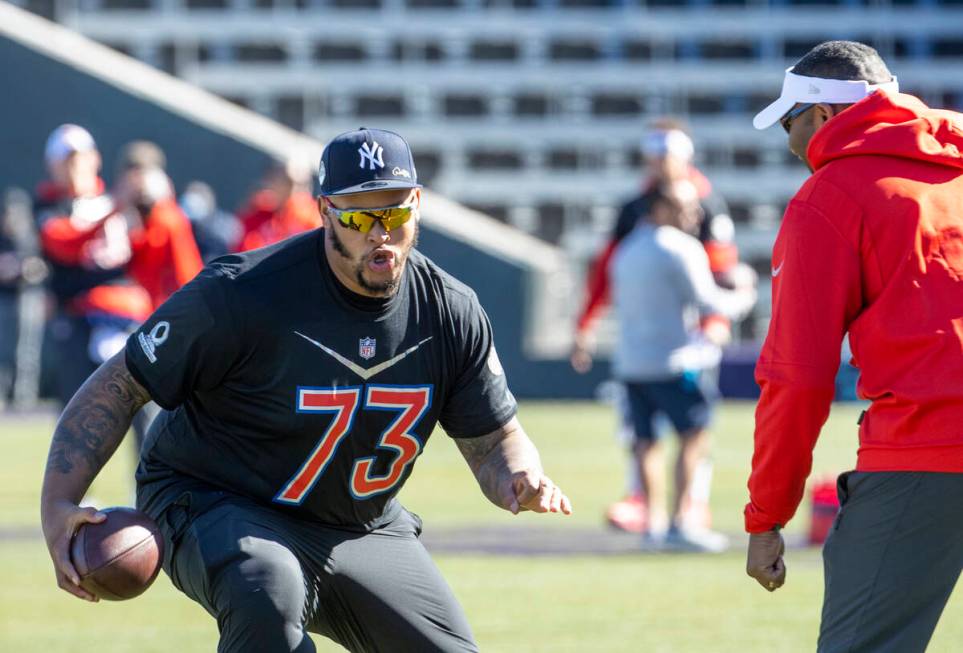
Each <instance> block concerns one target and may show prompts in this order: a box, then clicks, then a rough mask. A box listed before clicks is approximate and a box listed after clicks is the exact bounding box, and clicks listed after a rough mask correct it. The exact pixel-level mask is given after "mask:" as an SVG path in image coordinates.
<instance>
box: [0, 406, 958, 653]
mask: <svg viewBox="0 0 963 653" xmlns="http://www.w3.org/2000/svg"><path fill="white" fill-rule="evenodd" d="M858 412H859V409H858V408H857V407H855V406H845V405H840V406H836V407H834V410H833V415H832V417H831V418H830V422H829V425H828V428H827V430H826V432H825V434H824V437H823V439H822V440H821V442H820V444H819V446H818V448H817V451H816V462H815V470H816V475H825V474H832V473H836V472H839V471H843V470H844V469H846V468H848V467H851V466H852V464H853V462H854V460H855V450H856V426H855V421H856V417H857V415H858ZM521 419H522V422H523V423H524V424H525V426H526V428H527V430H528V431H529V433H530V434H531V435H532V437H533V439H534V440H535V441H536V443H537V444H538V445H539V448H540V450H541V451H542V458H543V461H544V464H545V467H546V470H547V471H548V473H549V474H550V475H551V476H552V478H553V479H554V480H555V481H556V482H557V483H558V484H559V485H560V486H561V487H563V488H564V489H565V491H566V492H567V493H568V494H569V496H570V497H571V498H572V501H573V503H574V507H575V514H574V515H573V516H572V517H570V518H566V519H563V518H562V517H560V516H557V515H551V516H548V515H541V516H536V515H531V514H527V515H522V516H518V517H514V516H512V515H510V514H507V513H502V512H500V511H497V510H496V509H495V508H494V507H493V506H491V505H490V504H488V503H487V502H486V501H485V499H484V498H483V497H482V496H481V493H480V492H479V491H478V489H477V486H476V485H475V482H474V479H473V478H472V477H471V475H470V472H469V471H468V469H467V466H466V465H465V464H464V462H463V461H462V460H461V458H460V456H459V454H458V452H457V449H456V448H455V447H454V445H453V444H452V443H451V442H448V441H446V440H447V439H446V438H445V436H444V435H443V434H442V433H441V432H438V433H436V434H435V436H434V437H433V438H432V440H431V444H430V445H429V446H428V447H427V448H426V450H425V453H424V455H423V456H422V458H421V460H420V461H419V462H418V464H417V469H416V471H415V473H414V476H413V477H412V480H411V481H410V482H409V483H408V486H407V487H406V488H405V489H404V491H403V493H402V500H403V501H404V503H405V504H406V506H407V507H408V508H409V509H411V510H413V511H415V512H417V513H419V514H420V515H421V516H422V517H423V518H424V521H425V531H426V533H425V534H426V537H428V536H430V537H437V536H439V535H443V534H444V533H445V532H446V531H450V530H452V529H457V528H459V527H469V526H474V527H477V526H484V525H492V526H498V527H500V528H508V529H509V532H511V529H512V528H522V529H529V528H534V527H538V528H539V530H542V528H547V527H551V528H550V529H547V532H548V535H547V536H550V537H553V538H565V537H566V536H567V534H566V532H567V531H568V532H569V533H571V534H575V533H576V532H583V531H584V530H585V529H587V528H598V529H601V528H602V526H601V515H602V512H603V510H604V508H605V506H606V505H607V503H608V502H609V501H610V500H612V499H613V498H614V497H616V496H617V495H619V494H620V493H621V491H622V488H623V469H624V464H625V463H624V458H623V455H622V453H621V451H620V450H619V448H618V447H617V445H616V443H615V441H614V439H613V437H612V430H613V423H614V420H613V417H612V414H611V412H610V410H609V408H608V407H606V406H601V405H597V404H593V403H564V404H563V403H526V404H523V406H522V408H521ZM52 424H53V418H52V417H50V418H45V417H41V418H20V417H10V418H5V417H0V433H2V434H3V440H4V444H5V449H6V455H5V456H4V457H3V460H2V462H0V498H2V501H0V504H2V505H3V513H2V516H0V567H2V571H3V577H4V579H5V582H4V584H3V586H2V589H0V651H10V652H17V653H19V652H27V653H32V652H34V651H37V652H39V651H48V650H55V649H61V650H85V649H89V650H96V651H97V652H98V653H121V652H127V651H137V652H138V653H150V652H157V653H168V652H169V651H171V650H176V651H178V653H195V652H201V651H213V650H214V649H215V646H216V641H217V632H216V626H215V623H214V621H213V619H211V618H210V617H208V616H207V615H206V614H205V613H204V612H203V610H202V609H201V608H199V607H198V606H196V605H195V604H194V603H193V602H191V601H190V600H189V599H187V598H186V597H184V596H183V595H181V594H179V593H178V592H177V591H176V590H175V589H174V588H173V587H172V586H171V584H170V582H169V580H168V579H167V578H166V576H163V575H162V576H161V578H160V579H159V580H158V582H157V583H156V585H155V586H154V587H153V588H151V590H150V591H149V592H148V593H147V594H145V595H144V596H143V597H141V598H139V599H136V600H134V601H129V602H126V603H114V604H110V603H101V604H99V605H88V604H85V603H82V602H80V601H77V600H75V599H72V598H71V597H69V596H67V595H66V594H64V593H62V592H61V591H60V590H58V589H57V588H56V586H55V585H54V582H53V573H52V570H51V569H50V566H49V558H48V557H47V553H46V549H45V548H44V546H43V543H42V541H41V539H40V537H39V530H38V528H39V527H38V525H37V504H38V498H39V483H40V477H41V473H42V470H43V464H44V459H45V456H46V450H47V444H48V442H49V434H50V430H51V428H52ZM751 447H752V406H751V405H750V404H744V403H729V404H726V405H725V406H723V409H722V411H721V413H720V415H719V419H718V421H717V424H716V428H715V443H714V448H715V455H714V458H715V481H714V484H713V498H712V504H713V515H714V519H715V523H716V526H717V527H718V528H719V529H720V530H723V531H726V532H728V533H732V534H733V535H735V536H736V538H737V539H736V540H735V546H734V547H733V549H732V550H731V551H730V552H729V553H727V554H724V555H720V556H693V555H642V554H621V555H608V556H584V555H580V556H480V555H459V554H445V555H436V560H437V562H438V564H439V566H440V567H441V569H442V571H443V572H444V574H445V576H446V577H447V578H448V580H449V582H450V583H451V585H452V586H453V588H454V590H455V593H456V594H457V595H458V597H459V598H460V599H461V601H462V603H463V604H464V606H465V609H466V611H467V612H468V616H469V620H470V621H471V623H472V626H473V628H474V630H475V634H476V636H477V638H478V640H479V643H480V645H481V648H482V650H483V651H506V652H507V651H518V652H526V651H546V652H548V651H604V652H609V651H612V652H618V651H626V652H629V651H647V652H651V653H661V652H666V653H688V652H699V653H705V652H727V651H732V652H739V653H742V652H747V651H765V652H766V653H777V652H780V651H785V652H796V651H800V652H802V651H812V650H813V649H814V646H815V635H816V628H817V624H818V618H819V609H820V602H821V597H822V566H821V560H820V556H819V552H818V551H817V550H804V549H797V550H792V551H790V552H789V554H788V566H789V576H788V583H787V585H786V587H785V588H783V589H782V590H781V591H779V592H777V593H775V594H773V595H769V594H767V593H766V592H764V591H762V590H761V588H759V587H756V586H754V584H753V582H751V581H750V579H749V578H748V577H747V576H746V575H745V571H744V565H745V559H744V550H743V546H744V543H743V540H742V537H741V535H738V533H739V532H740V531H741V507H742V505H743V503H744V501H745V497H746V491H745V481H746V476H747V474H748V465H749V457H750V453H751ZM132 465H133V454H132V452H131V451H130V449H129V448H127V444H126V443H125V446H124V447H123V448H122V449H121V450H120V451H119V452H118V454H117V455H116V456H115V458H114V460H113V461H111V464H110V465H109V467H108V469H107V470H106V471H105V473H104V475H103V477H102V478H101V479H99V480H98V482H97V484H96V485H95V487H94V488H93V490H92V495H94V496H95V497H97V498H98V499H99V500H100V501H101V502H102V503H103V505H116V504H126V503H129V501H130V488H129V482H128V480H127V479H128V477H129V475H130V473H131V469H132ZM807 521H808V520H807V516H806V514H805V510H801V512H800V516H798V517H797V519H796V520H795V521H794V523H793V524H791V527H790V529H789V531H788V532H789V537H790V538H792V537H794V536H798V534H799V533H800V532H801V531H802V530H804V528H805V526H806V524H807ZM573 536H574V535H573ZM961 594H963V592H961V591H960V590H957V592H956V593H955V594H954V596H953V598H952V599H951V601H950V604H949V605H948V606H947V609H946V612H945V613H944V615H943V619H942V620H941V623H940V626H939V628H938V629H937V632H936V635H935V637H934V639H933V642H932V644H931V646H930V649H929V650H930V651H933V652H943V651H945V652H951V651H958V650H960V646H959V643H960V642H961V641H963V598H961ZM316 641H318V650H319V651H335V650H341V649H340V648H338V647H336V646H334V645H332V644H330V643H328V642H327V640H320V639H318V640H316Z"/></svg>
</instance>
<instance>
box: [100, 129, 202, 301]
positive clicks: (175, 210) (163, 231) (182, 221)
mask: <svg viewBox="0 0 963 653" xmlns="http://www.w3.org/2000/svg"><path fill="white" fill-rule="evenodd" d="M164 162H165V158H164V155H163V152H162V151H161V150H160V148H159V147H158V146H157V145H155V144H153V143H150V142H148V141H135V142H133V143H130V144H129V145H128V146H127V147H125V148H124V151H123V153H122V156H121V160H120V163H119V166H118V177H119V180H118V183H117V186H116V188H115V189H114V198H115V200H116V202H117V205H118V206H119V207H120V208H121V209H122V211H123V212H124V215H125V216H126V217H127V220H128V223H129V224H130V230H129V234H130V246H131V259H130V264H129V265H128V271H129V273H130V275H131V277H133V278H134V279H135V280H137V282H138V283H140V285H141V286H143V287H144V288H145V289H146V290H147V292H148V293H150V297H151V305H152V307H153V309H154V310H156V309H157V308H158V307H159V306H160V305H161V304H163V303H164V301H165V300H166V299H167V298H168V297H170V296H171V295H172V294H173V293H174V291H176V290H177V289H178V288H180V287H181V286H183V285H184V284H185V283H187V282H188V281H190V280H191V279H193V278H194V276H195V275H196V274H197V273H198V272H200V271H201V268H203V267H204V264H203V262H202V261H201V254H200V251H199V250H198V248H197V242H196V241H195V240H194V232H193V229H192V228H191V223H190V220H189V219H188V218H187V216H186V215H184V212H183V211H181V209H180V207H179V206H178V205H177V200H176V198H175V196H174V190H173V185H172V184H171V181H170V179H169V178H168V176H167V174H166V173H165V172H164V169H163V166H164Z"/></svg>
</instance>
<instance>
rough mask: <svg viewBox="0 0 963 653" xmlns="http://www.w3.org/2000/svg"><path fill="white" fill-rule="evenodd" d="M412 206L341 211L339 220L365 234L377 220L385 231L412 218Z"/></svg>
mask: <svg viewBox="0 0 963 653" xmlns="http://www.w3.org/2000/svg"><path fill="white" fill-rule="evenodd" d="M411 215H412V207H410V206H399V207H393V208H387V209H367V210H365V209H357V210H349V211H340V212H339V213H338V221H339V222H341V224H343V225H344V226H345V227H347V228H348V229H354V230H355V231H360V232H361V233H363V234H366V233H368V232H369V231H371V227H373V226H374V223H375V222H376V221H378V222H381V225H382V226H383V227H384V229H385V231H391V230H392V229H397V228H398V227H400V226H401V225H403V224H404V223H406V222H408V220H410V219H411Z"/></svg>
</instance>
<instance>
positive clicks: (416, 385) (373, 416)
mask: <svg viewBox="0 0 963 653" xmlns="http://www.w3.org/2000/svg"><path fill="white" fill-rule="evenodd" d="M320 177H321V196H320V197H319V198H318V206H319V208H320V211H321V213H322V215H323V217H324V227H323V228H321V229H316V230H313V231H310V232H308V233H305V234H302V235H300V236H296V237H294V238H291V239H289V240H287V241H284V242H282V243H279V244H275V245H272V246H270V247H267V248H263V249H259V250H255V251H251V252H246V253H243V254H236V255H231V256H226V257H222V258H220V259H218V260H216V261H214V262H213V263H212V264H210V265H209V266H208V267H207V268H206V269H205V270H204V271H203V272H202V273H201V274H200V275H199V276H198V277H197V278H196V279H195V280H193V281H192V282H191V283H189V284H187V285H186V286H185V287H184V288H183V289H181V290H180V291H179V292H177V293H176V294H175V295H174V296H173V297H172V298H171V299H170V300H168V301H167V302H166V303H165V304H164V305H163V306H161V308H160V309H159V310H157V311H156V312H155V313H154V314H153V315H152V316H151V317H150V318H149V319H148V320H147V321H146V322H145V324H144V325H143V327H142V328H141V329H140V330H139V331H138V332H136V333H135V334H134V335H133V336H132V337H131V338H130V340H129V341H128V342H127V347H126V350H125V352H123V353H121V354H120V355H118V356H116V357H114V358H112V359H111V360H110V361H108V362H107V363H106V364H105V365H104V366H102V367H101V368H100V369H99V370H98V371H97V373H96V374H95V375H94V376H93V377H92V378H91V379H90V380H89V381H88V382H87V383H86V384H85V385H84V387H83V388H81V390H80V391H79V392H78V393H77V395H76V396H75V397H74V399H73V400H72V401H71V403H70V405H69V406H68V408H67V410H66V412H65V413H64V415H63V418H62V419H61V420H60V422H59V423H58V425H57V428H56V431H55V433H54V436H53V442H52V445H51V449H50V456H49V459H48V466H47V472H46V476H45V479H44V490H43V499H42V504H43V506H42V507H43V526H44V533H45V536H46V540H47V543H48V546H49V548H50V552H51V556H52V557H53V560H54V564H55V567H56V571H57V578H58V581H59V584H60V586H61V587H62V588H63V589H65V590H67V591H68V592H70V593H72V594H74V595H76V596H78V597H81V598H86V599H93V598H94V597H92V596H91V595H90V594H88V593H87V592H85V591H84V590H83V589H81V588H80V587H79V586H78V584H77V581H78V578H77V572H76V570H75V569H74V567H73V566H72V565H71V563H70V561H69V559H68V554H67V548H68V542H69V540H70V537H71V535H72V534H73V533H74V532H75V531H76V529H77V528H78V526H79V525H80V524H82V523H84V522H96V521H99V520H101V519H102V518H101V517H99V516H98V513H96V512H95V511H93V510H90V509H88V510H84V509H81V508H78V506H77V501H78V499H79V498H80V497H81V496H82V494H83V492H84V490H85V489H86V488H87V486H88V485H89V484H90V482H91V481H92V480H93V479H94V477H95V476H96V475H97V473H98V472H99V471H100V469H101V468H102V466H103V464H104V463H105V462H106V461H107V459H108V458H109V457H110V454H111V453H112V452H113V451H114V449H115V448H116V447H117V445H118V444H119V442H120V441H121V438H122V437H123V434H124V432H125V431H126V429H127V426H128V423H129V421H130V416H131V415H132V414H133V413H134V412H135V411H136V410H137V409H138V408H139V406H140V405H142V404H143V403H144V402H146V401H148V400H149V399H151V398H153V399H154V400H155V401H157V403H159V404H160V405H161V406H163V407H164V408H166V409H167V412H165V413H164V414H163V416H162V417H161V418H159V419H158V420H157V421H156V422H155V423H154V425H153V427H152V429H151V432H150V434H149V436H148V441H147V444H146V446H145V448H144V450H143V453H142V457H141V462H140V466H139V468H138V470H137V480H138V496H137V504H138V507H139V508H140V509H142V510H144V511H145V512H147V513H148V514H149V515H150V516H151V517H153V518H154V519H155V520H156V521H157V523H158V524H159V526H160V528H161V530H162V532H163V534H164V538H165V543H166V545H167V546H166V554H165V559H164V569H165V571H166V572H167V574H168V575H169V576H170V578H171V580H172V581H173V583H174V585H175V586H176V587H178V588H179V589H180V590H181V591H183V592H184V593H186V594H187V595H188V596H190V597H191V598H192V599H194V600H195V601H197V602H198V603H200V604H201V605H202V606H203V607H204V608H205V609H206V610H207V611H208V612H209V613H210V614H211V615H212V616H214V617H215V618H216V619H217V623H218V627H219V629H220V636H221V639H220V646H219V649H218V650H219V651H231V652H237V651H257V652H258V653H265V652H268V653H269V652H272V651H299V652H302V651H313V650H314V645H313V643H312V640H311V639H310V638H309V637H308V636H307V634H306V631H309V632H314V633H319V634H322V635H324V636H326V637H329V638H331V639H333V640H334V641H336V642H338V643H339V644H341V645H342V646H344V647H346V648H348V649H350V650H353V651H373V650H391V651H475V650H477V645H476V644H475V642H474V638H473V636H472V633H471V629H470V628H469V625H468V621H467V619H466V618H465V614H464V612H463V611H462V609H461V607H460V606H459V604H458V602H457V600H456V599H455V597H454V595H453V593H452V591H451V589H450V588H449V587H448V585H447V584H446V583H445V581H444V580H443V578H442V577H441V574H440V573H439V571H438V569H437V568H436V567H435V565H434V564H433V563H432V561H431V559H430V557H429V556H428V553H427V551H426V550H425V548H424V547H423V546H422V544H421V542H420V541H419V539H418V535H419V533H420V532H421V520H420V519H419V518H418V517H417V516H416V515H414V514H412V513H410V512H408V511H407V510H406V509H405V508H404V507H403V506H402V505H401V504H400V503H399V502H398V501H397V499H396V498H395V496H396V495H397V493H398V491H399V490H400V489H401V487H402V485H403V484H404V482H405V480H406V479H407V478H408V477H409V475H410V474H411V472H412V469H413V467H414V463H415V461H416V460H417V458H418V456H419V454H421V452H422V449H423V448H424V446H425V444H426V442H427V440H428V437H429V436H430V434H431V432H432V430H433V429H434V427H435V424H436V423H440V424H441V425H442V427H443V428H444V429H445V431H446V432H447V433H448V435H450V436H451V437H453V438H455V442H456V443H457V445H458V448H459V449H460V451H461V453H462V454H463V456H464V457H465V460H466V461H467V462H468V465H469V466H470V467H471V469H472V471H473V472H474V474H475V477H476V478H477V480H478V483H479V485H480V487H481V489H482V491H483V492H484V494H485V496H486V497H488V498H489V499H490V500H491V501H492V502H493V503H494V504H495V505H497V506H498V507H500V508H503V509H505V510H509V511H511V512H513V513H518V512H520V511H524V510H531V511H535V512H562V513H566V514H568V513H570V512H571V504H570V502H569V500H568V498H567V497H566V496H565V495H564V494H563V493H562V491H561V490H560V489H559V488H558V487H557V486H556V485H555V484H554V483H553V482H552V480H551V479H550V478H549V477H548V476H546V475H545V473H544V472H543V470H542V466H541V463H540V461H539V456H538V452H537V451H536V449H535V447H534V445H533V444H532V442H531V441H530V440H529V438H528V436H527V435H526V434H525V432H524V430H523V429H522V427H521V425H520V424H519V422H518V420H517V419H516V417H515V412H516V403H515V399H514V398H513V396H512V394H511V393H510V392H509V390H508V385H507V382H506V379H505V375H504V372H503V371H502V367H501V365H500V364H499V361H498V355H497V354H496V352H495V348H494V346H493V344H492V343H493V340H492V330H491V326H490V325H489V322H488V318H487V317H486V315H485V312H484V311H483V310H482V308H481V306H480V305H479V303H478V299H477V297H476V296H475V293H474V292H473V291H472V290H471V289H470V288H468V287H466V286H465V285H463V284H461V283H459V282H458V281H456V280H455V279H454V278H452V277H451V276H450V275H448V274H446V273H445V272H444V271H443V270H441V269H439V268H438V267H437V266H435V265H434V264H433V263H432V262H431V261H429V260H428V259H426V258H425V257H424V256H423V255H421V254H420V253H419V252H418V251H417V250H416V249H415V248H414V247H415V243H416V241H417V235H418V212H419V208H420V205H421V190H420V188H421V186H420V185H419V184H418V182H417V175H416V172H415V166H414V162H413V159H412V155H411V151H410V149H409V147H408V144H407V143H406V142H405V141H404V140H403V139H402V138H401V136H399V135H397V134H395V133H392V132H388V131H383V130H379V129H364V128H362V129H359V130H357V131H353V132H348V133H345V134H342V135H340V136H338V137H337V138H335V139H334V140H333V141H331V142H330V143H329V144H328V145H327V147H326V148H325V150H324V154H323V155H322V162H321V171H320Z"/></svg>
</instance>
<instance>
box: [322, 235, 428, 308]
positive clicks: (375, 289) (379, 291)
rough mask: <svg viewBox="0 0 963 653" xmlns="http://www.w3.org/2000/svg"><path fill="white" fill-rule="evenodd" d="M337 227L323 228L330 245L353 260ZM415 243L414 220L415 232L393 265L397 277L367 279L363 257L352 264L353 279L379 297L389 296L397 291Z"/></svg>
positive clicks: (341, 254)
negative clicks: (382, 279) (328, 237)
mask: <svg viewBox="0 0 963 653" xmlns="http://www.w3.org/2000/svg"><path fill="white" fill-rule="evenodd" d="M339 228H340V227H339V226H334V225H332V227H331V228H328V229H325V231H327V232H329V233H330V234H331V246H332V247H333V248H334V251H336V252H337V253H338V254H339V255H340V256H341V257H342V258H344V259H346V260H348V261H352V262H353V261H354V257H352V256H351V252H349V251H348V248H347V247H345V246H344V243H343V242H342V241H341V238H339V237H338V232H337V230H338V229H339ZM417 244H418V223H417V222H416V223H415V233H414V236H413V237H412V239H411V244H410V245H409V246H408V249H406V250H404V251H403V252H401V254H400V255H399V256H398V260H396V261H395V267H396V269H397V270H398V276H397V278H394V279H388V280H387V281H381V282H378V283H372V282H370V281H368V280H367V279H365V278H364V270H365V259H362V260H361V261H358V262H357V263H355V265H354V279H355V281H357V282H358V285H359V286H361V288H363V289H364V290H365V291H366V292H369V293H371V294H373V295H377V296H380V297H391V296H392V295H394V294H395V293H396V292H398V284H399V282H400V281H401V275H402V274H403V273H404V270H405V264H406V263H407V262H408V253H409V252H411V250H412V248H413V247H415V245H417Z"/></svg>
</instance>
